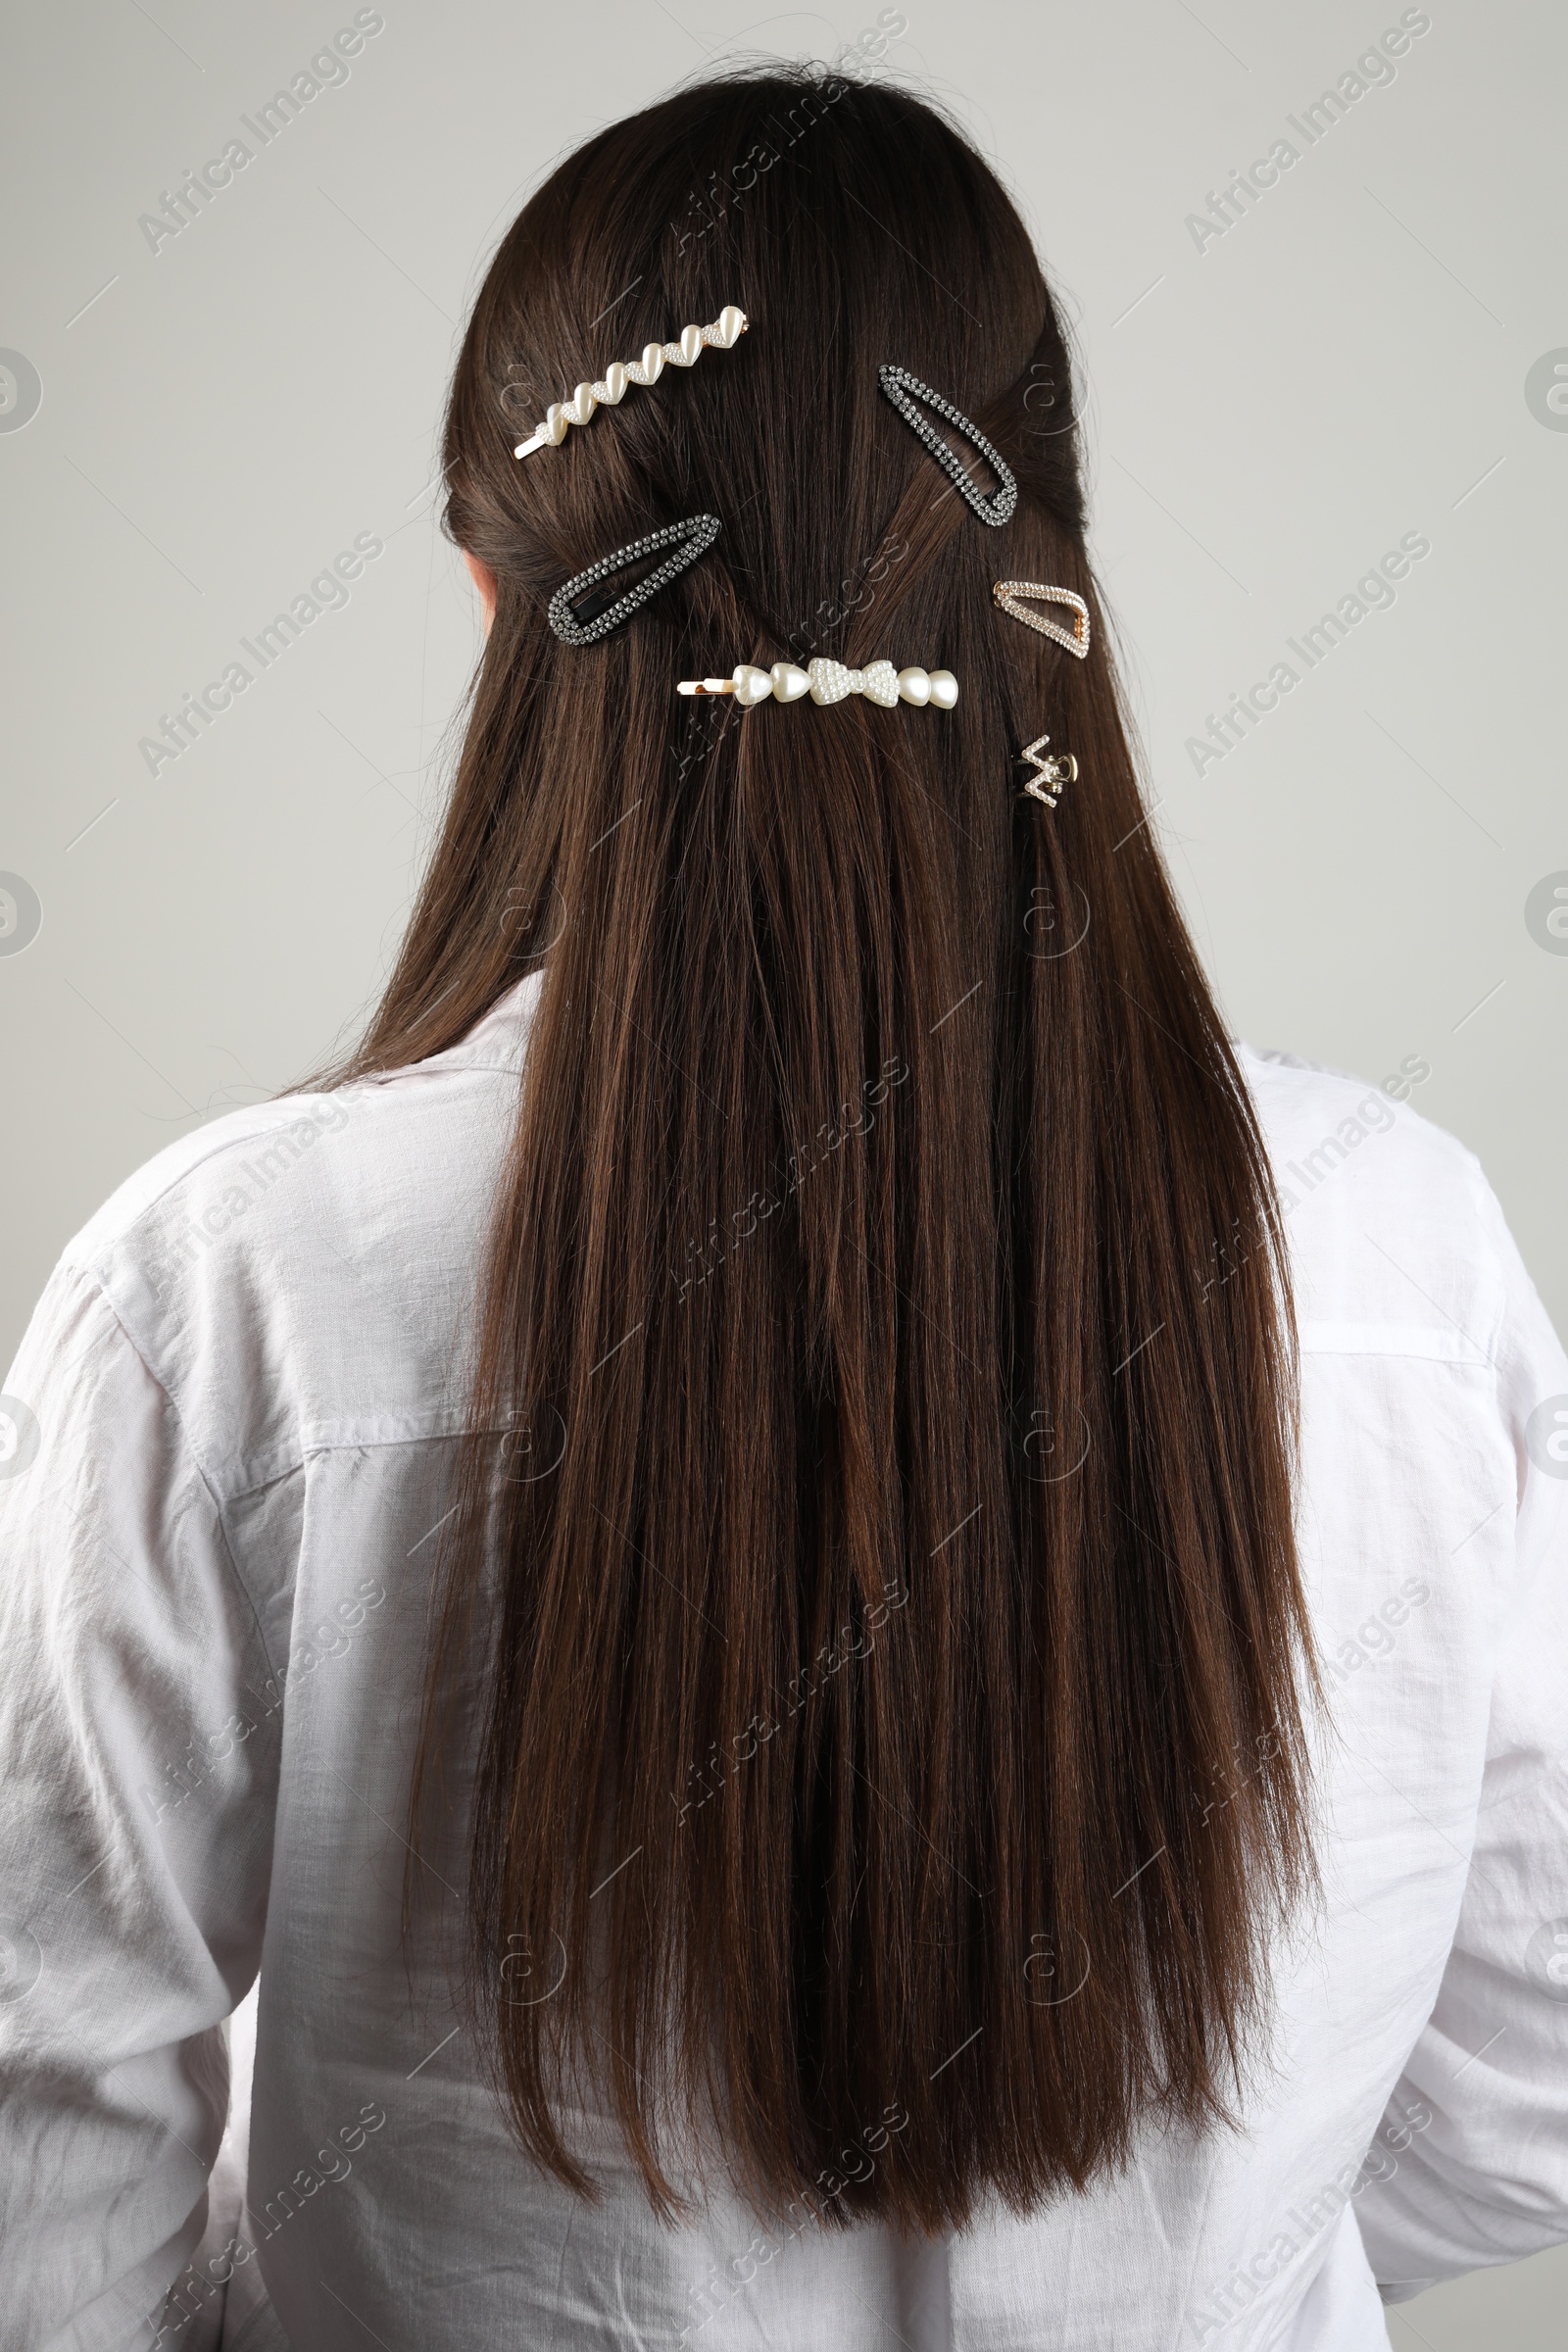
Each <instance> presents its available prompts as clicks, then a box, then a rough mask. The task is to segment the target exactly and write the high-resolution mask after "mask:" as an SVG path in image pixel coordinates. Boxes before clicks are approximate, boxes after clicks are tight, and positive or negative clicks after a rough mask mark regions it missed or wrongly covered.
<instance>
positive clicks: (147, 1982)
mask: <svg viewBox="0 0 1568 2352" xmlns="http://www.w3.org/2000/svg"><path fill="white" fill-rule="evenodd" d="M6 1387H7V1393H6V1395H5V1396H4V1397H0V1659H3V1661H4V1671H3V1675H0V1853H3V1855H4V1857H5V1859H4V1879H3V1882H0V1913H3V1914H4V1915H5V1916H4V1917H3V1918H0V2239H3V2241H4V2243H5V2246H6V2249H7V2254H6V2264H5V2271H6V2291H5V2295H4V2297H3V2299H0V2346H3V2347H4V2352H39V2347H47V2348H48V2352H127V2348H128V2347H131V2346H137V2347H140V2346H144V2345H148V2344H151V2343H152V2342H153V2341H154V2340H155V2336H156V2331H157V2326H158V2322H157V2319H156V2317H154V2316H152V2315H155V2314H156V2313H157V2311H158V2308H159V2307H160V2306H161V2305H162V2303H163V2300H164V2296H165V2294H166V2292H167V2290H168V2288H169V2286H170V2284H171V2282H172V2280H173V2278H175V2276H176V2274H177V2273H178V2272H179V2270H180V2267H181V2265H182V2263H183V2262H184V2260H185V2258H186V2256H187V2254H188V2253H189V2252H190V2250H191V2248H192V2247H193V2246H194V2245H195V2244H196V2243H197V2241H198V2239H199V2238H200V2237H201V2234H202V2230H203V2227H204V2224H205V2221H206V2214H207V2179H208V2175H209V2172H210V2170H211V2168H212V2165H213V2161H214V2158H215V2156H216V2154H217V2152H218V2147H219V2143H220V2140H221V2136H222V2131H223V2122H224V2116H225V2113H226V2110H227V2102H228V2068H227V2057H226V2050H225V2044H224V2037H223V2033H222V2020H223V2019H224V2018H226V2017H227V2016H228V2015H229V2013H230V2012H231V2011H232V2010H233V2009H234V2007H235V2005H236V2004H237V2002H238V2001H239V2000H240V1999H241V1998H242V1997H243V1995H244V1993H245V1991H246V1990H247V1988H248V1986H249V1985H250V1984H251V1983H252V1981H253V1979H254V1978H255V1976H256V1973H257V1968H258V1965H259V1961H260V1954H261V1942H262V1933H263V1927H264V1923H265V1916H266V1904H267V1888H268V1878H269V1866H270V1850H271V1832H272V1813H273V1806H274V1802H275V1794H276V1782H277V1759H278V1750H279V1743H280V1729H281V1688H280V1686H279V1685H278V1684H277V1683H275V1682H274V1681H273V1679H272V1674H271V1668H270V1662H269V1659H268V1655H267V1650H266V1645H265V1643H264V1642H263V1639H262V1636H261V1632H260V1629H259V1627H258V1625H257V1622H256V1618H255V1614H254V1611H253V1610H252V1607H251V1604H250V1601H249V1599H248V1597H247V1595H246V1593H245V1590H244V1588H243V1585H242V1583H241V1581H240V1578H239V1576H238V1574H237V1573H236V1570H235V1566H234V1562H233V1560H232V1558H231V1557H230V1554H229V1551H228V1547H227V1544H226V1541H225V1536H224V1529H223V1523H222V1518H221V1512H220V1509H219V1507H218V1504H217V1502H216V1500H215V1497H214V1495H213V1493H212V1491H211V1488H210V1486H209V1484H208V1481H207V1479H206V1478H205V1477H204V1476H203V1473H202V1469H201V1465H200V1464H199V1462H198V1461H197V1460H196V1459H195V1458H194V1456H193V1453H192V1450H191V1446H190V1444H189V1442H188V1440H187V1437H186V1434H185V1431H184V1428H183V1427H182V1424H181V1421H180V1418H179V1415H178V1413H177V1412H176V1410H175V1407H174V1404H173V1402H172V1399H171V1398H170V1397H169V1396H168V1395H166V1393H165V1391H164V1389H163V1388H162V1387H161V1386H160V1385H159V1383H158V1381H157V1380H156V1379H155V1378H154V1376H153V1374H152V1372H151V1371H150V1370H149V1369H148V1366H147V1365H146V1364H145V1363H144V1362H143V1360H142V1358H141V1356H140V1355H139V1354H138V1353H137V1351H136V1349H135V1348H134V1347H133V1346H132V1344H131V1342H130V1340H129V1339H128V1337H127V1335H126V1333H125V1331H124V1329H123V1326H122V1324H121V1322H120V1321H119V1319H118V1317H117V1316H116V1314H115V1312H114V1310H113V1308H112V1306H111V1304H110V1302H109V1300H108V1299H107V1298H106V1297H105V1295H104V1293H103V1291H102V1289H101V1288H100V1287H99V1285H98V1284H97V1282H96V1281H95V1280H94V1279H93V1277H92V1276H91V1275H90V1274H88V1273H86V1272H85V1271H83V1270H82V1269H80V1268H78V1267H74V1266H71V1265H67V1264H64V1263H62V1265H61V1266H59V1267H57V1269H56V1271H55V1273H54V1275H53V1276H52V1278H51V1280H50V1283H49V1285H48V1288H47V1289H46V1291H45V1293H44V1296H43V1298H42V1299H41V1300H40V1302H39V1305H38V1307H37V1310H36V1312H35V1313H34V1315H33V1318H32V1321H31V1324H30V1325H29V1327H28V1330H27V1334H26V1337H25V1340H24V1342H23V1345H22V1349H21V1352H20V1354H19V1355H18V1358H17V1361H16V1363H15V1364H14V1366H13V1367H12V1370H11V1372H10V1374H9V1376H8V1379H7V1384H6Z"/></svg>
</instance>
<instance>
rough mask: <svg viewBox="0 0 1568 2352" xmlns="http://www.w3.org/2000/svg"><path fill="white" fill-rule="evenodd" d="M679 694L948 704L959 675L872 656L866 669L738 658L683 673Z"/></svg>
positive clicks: (941, 707)
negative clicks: (718, 673)
mask: <svg viewBox="0 0 1568 2352" xmlns="http://www.w3.org/2000/svg"><path fill="white" fill-rule="evenodd" d="M675 692H676V693H677V694H732V695H733V696H734V697H735V700H736V701H737V702H738V703H739V704H740V705H741V706H742V708H743V709H744V710H748V711H749V710H751V709H752V708H753V707H754V705H756V704H758V703H765V702H766V701H767V698H768V696H769V695H771V696H772V697H773V699H774V701H775V702H780V703H798V702H799V701H800V699H801V697H802V695H803V694H809V696H810V698H811V700H812V702H813V703H820V704H826V703H842V702H843V701H844V700H845V698H846V696H848V695H852V694H863V695H864V696H865V698H866V700H867V702H871V703H880V704H881V706H882V708H883V710H884V711H891V710H892V708H893V706H894V704H895V703H913V704H915V705H916V706H917V707H923V706H924V705H925V704H927V703H929V704H931V705H932V706H933V708H934V709H936V710H938V711H951V710H952V709H953V706H954V704H955V703H956V701H957V699H958V681H957V679H956V677H955V676H954V674H953V672H952V670H951V669H932V670H924V669H895V668H894V666H893V664H892V662H867V664H866V666H865V668H864V669H847V668H846V667H845V665H844V663H843V662H826V661H823V660H822V659H821V658H820V657H818V658H817V659H815V660H813V661H811V662H808V664H807V666H806V667H805V669H802V668H801V667H800V666H799V664H798V663H796V662H774V664H773V666H772V668H771V669H757V668H754V667H753V665H752V663H751V662H741V663H740V664H739V665H738V667H736V668H735V669H732V670H731V672H730V674H729V676H728V677H727V678H682V680H681V682H680V684H679V685H678V686H677V687H676V689H675Z"/></svg>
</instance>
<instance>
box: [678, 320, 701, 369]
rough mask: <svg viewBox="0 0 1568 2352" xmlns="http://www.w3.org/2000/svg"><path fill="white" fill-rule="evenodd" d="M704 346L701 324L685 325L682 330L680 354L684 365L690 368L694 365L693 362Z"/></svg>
mask: <svg viewBox="0 0 1568 2352" xmlns="http://www.w3.org/2000/svg"><path fill="white" fill-rule="evenodd" d="M702 348H703V330H702V328H701V327H700V326H683V327H682V328H681V330H680V356H681V364H682V366H683V367H687V368H689V367H690V366H691V365H692V362H693V361H694V360H695V359H696V358H697V357H698V355H699V353H700V352H701V350H702Z"/></svg>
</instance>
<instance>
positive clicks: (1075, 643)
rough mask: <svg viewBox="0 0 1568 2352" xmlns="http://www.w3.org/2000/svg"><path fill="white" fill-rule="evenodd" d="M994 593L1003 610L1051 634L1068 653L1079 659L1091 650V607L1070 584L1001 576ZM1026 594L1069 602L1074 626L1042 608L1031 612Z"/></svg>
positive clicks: (1044, 600)
mask: <svg viewBox="0 0 1568 2352" xmlns="http://www.w3.org/2000/svg"><path fill="white" fill-rule="evenodd" d="M991 593H992V595H993V596H994V597H995V598H996V600H997V603H998V604H999V605H1000V606H1001V607H1002V610H1003V612H1004V613H1011V614H1012V617H1013V619H1014V620H1021V621H1022V622H1023V624H1024V627H1025V628H1026V629H1038V630H1039V631H1040V634H1041V636H1042V637H1050V638H1052V639H1053V640H1054V642H1055V643H1056V644H1057V645H1061V646H1065V647H1066V649H1067V651H1068V653H1069V654H1076V655H1077V657H1078V659H1079V661H1080V662H1082V661H1083V660H1084V658H1085V656H1086V655H1087V654H1088V652H1089V607H1088V606H1087V605H1086V604H1085V603H1084V600H1083V598H1082V597H1081V596H1075V595H1074V594H1073V591H1072V590H1071V589H1070V588H1052V587H1049V586H1048V585H1047V584H1046V582H1045V581H1044V580H998V581H997V583H996V585H995V587H994V588H993V589H992V591H991ZM1026 597H1027V598H1032V599H1033V600H1034V601H1035V603H1037V604H1051V605H1066V606H1068V607H1069V608H1070V610H1071V612H1072V614H1073V624H1072V627H1071V629H1070V630H1068V629H1064V628H1063V627H1062V625H1061V623H1060V622H1059V621H1056V620H1048V619H1047V618H1046V615H1045V614H1044V613H1032V612H1031V611H1030V610H1029V607H1028V605H1027V604H1026V603H1025V602H1024V599H1025V598H1026Z"/></svg>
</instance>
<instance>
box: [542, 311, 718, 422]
mask: <svg viewBox="0 0 1568 2352" xmlns="http://www.w3.org/2000/svg"><path fill="white" fill-rule="evenodd" d="M750 324H751V320H750V319H748V318H747V316H746V313H745V312H744V311H741V310H737V309H736V307H735V305H734V303H732V302H727V303H726V304H725V305H724V308H723V309H722V310H721V311H720V312H719V314H718V317H717V318H716V319H713V321H712V322H711V325H709V326H683V327H682V328H681V330H680V336H679V339H678V340H677V341H676V342H673V343H648V344H645V345H644V347H643V356H642V358H641V359H640V360H612V361H611V363H610V366H609V367H608V368H606V369H605V372H604V374H603V375H602V376H596V377H595V378H594V380H593V382H592V383H591V384H579V385H578V386H577V389H576V391H575V392H573V394H572V396H571V398H570V399H569V400H556V401H552V402H551V404H550V407H549V408H548V409H547V410H546V412H545V417H544V422H543V423H542V424H537V425H535V427H534V429H533V431H532V432H531V433H530V435H529V436H528V438H527V440H526V441H519V442H518V443H517V446H516V448H515V450H514V451H513V453H512V454H513V456H514V457H515V458H531V457H532V456H533V453H534V451H535V450H536V449H543V448H545V447H546V445H547V444H549V445H550V446H552V447H555V448H558V449H559V447H560V446H561V444H562V442H563V441H564V439H565V438H566V431H567V428H568V426H570V425H573V424H586V423H587V421H588V419H589V417H591V416H592V415H593V413H594V411H595V409H597V408H599V407H601V406H603V407H605V408H611V409H613V408H615V407H616V406H617V405H618V404H619V402H620V401H621V400H623V399H624V398H625V394H626V387H627V385H628V384H657V383H658V381H659V379H660V377H661V375H662V373H663V371H664V365H665V362H666V361H667V362H668V364H669V365H670V367H672V368H692V367H695V365H696V364H697V362H698V361H699V360H700V359H701V358H702V356H703V353H704V352H705V351H707V350H709V349H715V350H718V351H728V350H729V348H730V346H731V344H732V343H738V342H739V341H740V338H741V336H742V335H744V334H745V332H746V329H747V328H748V327H749V326H750Z"/></svg>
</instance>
